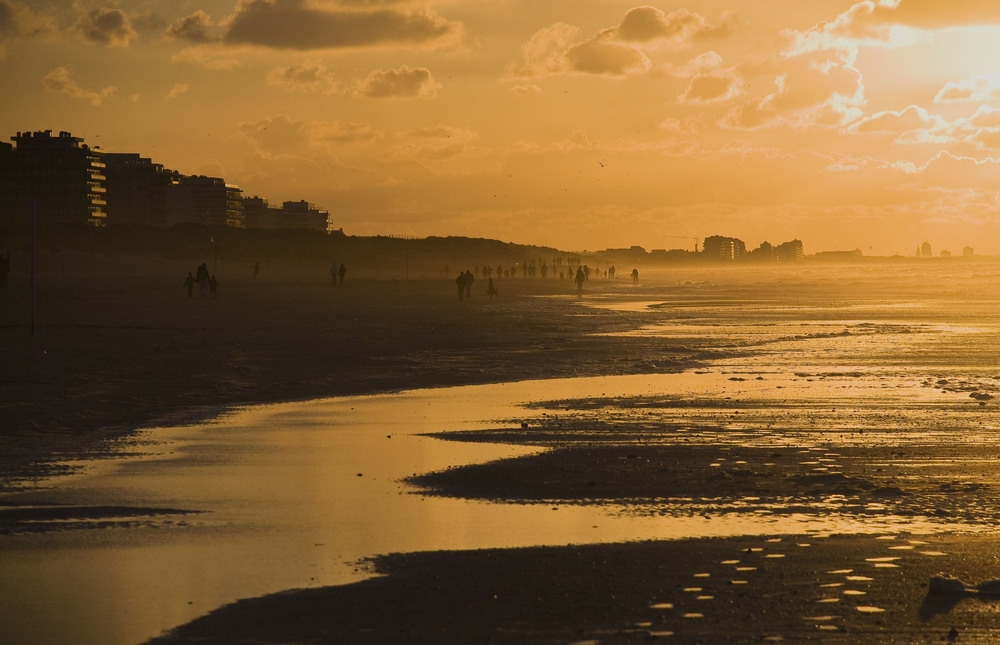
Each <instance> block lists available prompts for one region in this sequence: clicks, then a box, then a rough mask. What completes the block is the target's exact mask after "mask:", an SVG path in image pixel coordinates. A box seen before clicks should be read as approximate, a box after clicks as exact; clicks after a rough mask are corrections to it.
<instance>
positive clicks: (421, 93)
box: [355, 65, 441, 99]
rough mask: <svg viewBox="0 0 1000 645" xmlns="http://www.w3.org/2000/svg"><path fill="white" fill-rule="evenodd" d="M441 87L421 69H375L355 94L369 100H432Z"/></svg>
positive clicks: (427, 71) (405, 66)
mask: <svg viewBox="0 0 1000 645" xmlns="http://www.w3.org/2000/svg"><path fill="white" fill-rule="evenodd" d="M440 88H441V85H440V84H439V83H437V82H436V81H435V80H434V78H433V76H431V72H430V70H428V69H425V68H423V67H418V68H412V67H409V66H407V65H403V66H402V67H400V68H399V69H377V70H375V71H373V72H372V73H371V74H369V75H368V78H366V79H365V80H364V81H362V82H361V84H360V85H359V86H358V89H357V91H356V92H355V94H356V95H357V96H364V97H367V98H371V99H394V98H433V97H434V96H435V95H436V94H437V91H438V90H439V89H440Z"/></svg>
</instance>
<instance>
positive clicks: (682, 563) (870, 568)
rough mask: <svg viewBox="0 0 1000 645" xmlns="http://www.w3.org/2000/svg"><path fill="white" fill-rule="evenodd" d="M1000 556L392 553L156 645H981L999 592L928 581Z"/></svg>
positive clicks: (984, 565) (887, 544) (766, 542)
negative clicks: (365, 568) (934, 587)
mask: <svg viewBox="0 0 1000 645" xmlns="http://www.w3.org/2000/svg"><path fill="white" fill-rule="evenodd" d="M998 547H1000V541H998V539H997V538H996V537H990V538H982V539H979V540H977V541H975V542H972V541H970V540H969V539H967V538H957V537H933V538H923V537H920V536H905V535H904V536H897V537H893V538H891V539H879V538H875V537H870V536H856V537H825V538H823V537H808V538H793V537H784V538H765V537H740V538H728V539H705V540H681V541H674V542H637V543H625V544H601V545H585V546H566V547H550V548H527V549H511V550H483V551H467V552H437V553H414V554H402V555H401V554H394V555H387V556H381V557H378V558H376V559H375V560H374V568H375V570H377V571H378V572H380V573H386V574H388V575H387V576H384V577H377V578H373V579H369V580H365V581H363V582H359V583H355V584H352V585H346V586H341V587H328V588H320V589H308V590H293V591H288V592H283V593H280V594H275V595H272V596H266V597H263V598H257V599H251V600H243V601H239V602H237V603H234V604H232V605H228V606H226V607H223V608H221V609H218V610H216V611H214V612H212V613H211V614H209V615H207V616H205V617H202V618H199V619H197V620H195V621H192V622H191V623H189V624H188V625H185V626H183V627H179V628H177V629H175V630H172V631H171V632H170V633H168V634H166V635H164V636H162V637H161V638H157V639H154V640H153V641H150V643H152V644H156V645H167V644H180V643H204V642H211V643H291V642H294V643H412V644H425V643H426V644H432V643H512V644H513V643H645V642H649V641H659V640H661V639H662V640H663V642H668V643H703V644H709V643H712V644H715V643H718V644H733V643H760V642H791V643H900V644H902V643H940V642H948V641H949V640H954V639H955V638H958V642H960V643H987V642H995V641H993V640H991V639H993V638H995V637H996V634H997V633H998V632H997V630H1000V611H998V609H1000V597H997V596H985V595H983V596H973V595H967V594H966V595H962V594H951V595H947V594H945V595H941V594H930V593H928V591H929V589H928V581H929V580H930V578H931V577H932V576H935V575H936V574H937V573H938V572H939V571H941V570H942V569H945V570H947V571H949V572H950V573H951V574H952V575H954V576H955V577H958V578H961V579H963V580H965V581H971V582H972V583H979V582H982V581H983V578H982V576H983V572H984V571H995V570H996V564H997V562H996V560H997V557H996V553H997V549H998ZM952 630H954V631H952ZM949 635H951V637H949Z"/></svg>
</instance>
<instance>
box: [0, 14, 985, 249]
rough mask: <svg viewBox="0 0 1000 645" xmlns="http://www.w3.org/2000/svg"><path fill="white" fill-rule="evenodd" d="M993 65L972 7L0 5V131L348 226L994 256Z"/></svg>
mask: <svg viewBox="0 0 1000 645" xmlns="http://www.w3.org/2000/svg"><path fill="white" fill-rule="evenodd" d="M997 61H1000V3H997V2H993V1H987V0H949V2H940V1H938V0H875V1H864V2H852V1H835V0H809V1H808V2H803V1H801V0H781V1H778V0H754V2H736V1H735V0H725V1H723V0H718V1H717V0H704V1H693V0H692V1H689V2H681V3H652V4H648V5H643V4H638V3H635V2H618V1H616V0H544V1H539V0H429V1H428V0H425V1H422V2H416V1H410V0H128V1H122V2H118V3H117V4H116V3H113V2H109V1H108V0H97V1H92V0H31V1H30V2H19V1H17V0H0V81H2V87H3V88H4V89H3V99H2V100H0V136H2V137H3V138H4V139H5V140H6V139H8V137H13V136H14V135H15V134H16V133H17V132H24V131H37V130H52V131H54V132H59V131H68V132H71V133H72V134H73V135H74V136H78V137H83V138H84V140H85V142H86V143H87V144H89V145H91V146H92V147H99V148H100V149H102V150H104V151H106V152H130V153H140V154H142V155H143V156H146V157H150V158H151V159H152V160H153V161H154V162H156V163H160V164H163V165H164V166H166V167H167V168H170V169H173V170H177V171H180V172H182V173H184V174H203V175H210V176H215V177H224V178H225V179H226V181H228V182H229V183H232V184H236V185H237V186H239V187H240V188H241V189H242V190H243V192H244V194H245V195H248V196H252V195H257V196H261V197H265V198H266V199H268V200H269V201H270V202H271V203H273V204H280V203H281V202H283V201H286V200H291V201H298V200H306V201H309V202H313V203H315V204H316V205H317V206H318V207H320V208H323V209H325V210H328V211H330V213H331V215H332V217H333V220H334V223H335V226H337V227H342V228H343V229H344V232H345V233H346V234H348V235H396V236H411V237H425V236H430V235H441V236H446V235H460V236H470V237H486V238H493V239H499V240H502V241H505V242H515V243H521V244H541V245H549V246H554V247H556V248H559V249H563V250H571V251H584V250H589V251H595V250H601V249H606V248H617V247H627V246H632V245H639V246H642V247H644V248H646V249H647V250H651V249H664V248H666V249H670V248H693V247H694V244H695V241H696V240H697V241H698V242H700V241H701V240H702V239H704V238H705V237H707V236H710V235H726V236H733V237H738V238H740V239H742V240H743V241H744V242H746V244H747V246H748V248H754V247H756V246H757V245H759V244H760V243H761V242H763V241H768V242H771V243H772V244H779V243H781V242H785V241H788V240H791V239H800V240H802V241H803V243H804V246H805V250H806V252H807V253H815V252H818V251H829V250H851V249H860V250H861V251H862V252H863V253H865V254H866V255H892V254H895V253H900V254H903V255H912V254H913V253H914V251H915V249H916V247H917V246H918V245H919V244H921V243H922V242H924V241H929V242H930V243H931V245H932V248H933V251H934V253H935V254H938V253H939V252H940V251H945V250H947V251H950V252H952V253H954V254H961V252H962V249H963V247H966V246H969V247H973V248H974V249H975V251H976V253H977V254H983V255H993V254H1000V200H998V198H997V193H996V189H997V184H998V182H997V178H998V176H1000V68H998V66H997Z"/></svg>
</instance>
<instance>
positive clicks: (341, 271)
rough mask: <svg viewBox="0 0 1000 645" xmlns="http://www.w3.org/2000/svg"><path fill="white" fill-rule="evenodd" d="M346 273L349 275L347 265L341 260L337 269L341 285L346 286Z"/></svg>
mask: <svg viewBox="0 0 1000 645" xmlns="http://www.w3.org/2000/svg"><path fill="white" fill-rule="evenodd" d="M345 275H347V267H345V266H344V263H343V262H341V263H340V268H339V269H337V277H339V278H340V286H344V276H345Z"/></svg>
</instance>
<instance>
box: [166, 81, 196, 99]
mask: <svg viewBox="0 0 1000 645" xmlns="http://www.w3.org/2000/svg"><path fill="white" fill-rule="evenodd" d="M190 89H191V87H190V86H189V85H188V84H187V83H177V84H175V85H174V86H173V87H172V88H170V91H169V92H168V93H167V98H168V99H178V98H180V97H182V96H184V95H185V94H187V93H188V90H190Z"/></svg>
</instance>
